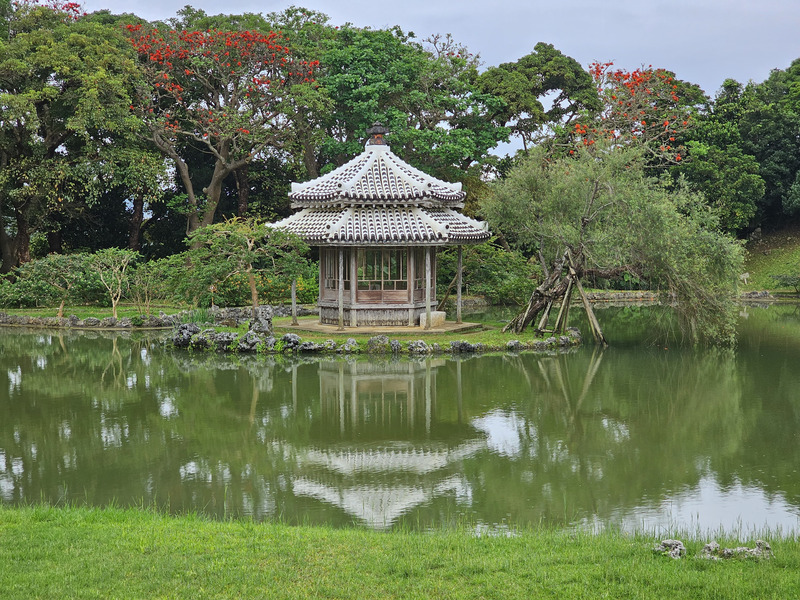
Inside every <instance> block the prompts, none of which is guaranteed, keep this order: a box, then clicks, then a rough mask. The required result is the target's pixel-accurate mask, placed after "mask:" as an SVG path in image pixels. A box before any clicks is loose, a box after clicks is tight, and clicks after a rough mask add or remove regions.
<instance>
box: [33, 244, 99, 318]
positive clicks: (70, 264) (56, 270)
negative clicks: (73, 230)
mask: <svg viewBox="0 0 800 600" xmlns="http://www.w3.org/2000/svg"><path fill="white" fill-rule="evenodd" d="M32 266H33V267H34V271H35V273H36V276H37V277H39V278H40V279H42V280H43V281H45V282H47V284H48V285H50V286H51V287H52V288H53V289H54V290H55V295H56V296H57V300H58V302H59V305H58V317H59V318H61V317H63V316H64V305H65V304H66V303H67V302H68V301H74V300H79V299H81V296H82V294H83V293H84V292H85V291H86V289H87V288H91V287H93V285H92V284H93V282H92V277H91V275H90V273H89V269H88V267H89V255H87V254H48V255H47V256H46V257H44V258H40V259H39V260H37V261H35V262H34V263H33V265H32ZM95 285H96V284H95Z"/></svg>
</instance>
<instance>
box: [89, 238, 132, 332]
mask: <svg viewBox="0 0 800 600" xmlns="http://www.w3.org/2000/svg"><path fill="white" fill-rule="evenodd" d="M138 258H139V253H138V252H134V251H133V250H120V249H119V248H105V249H103V250H100V251H98V252H96V253H95V254H93V255H92V257H91V259H90V260H89V264H90V265H91V266H92V268H93V269H94V270H95V271H96V272H97V276H98V277H99V278H100V281H101V283H102V284H103V287H104V288H105V289H106V291H107V292H108V298H109V300H111V313H112V315H113V316H114V318H115V319H116V318H117V305H118V304H119V302H120V300H121V299H122V295H123V294H124V293H125V290H126V289H127V283H128V267H130V266H131V265H132V264H133V263H134V262H136V260H137V259H138Z"/></svg>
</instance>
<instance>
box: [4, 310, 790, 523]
mask: <svg viewBox="0 0 800 600" xmlns="http://www.w3.org/2000/svg"><path fill="white" fill-rule="evenodd" d="M649 310H652V309H644V308H614V309H608V310H605V311H602V312H601V314H600V318H601V321H602V322H603V325H604V328H605V331H606V335H607V337H608V338H609V339H610V340H611V341H612V346H611V347H610V348H608V349H607V350H605V351H601V350H599V349H597V348H595V347H594V346H593V345H592V344H591V342H588V343H587V344H586V345H585V346H584V347H581V348H577V349H573V350H572V351H570V352H568V353H558V354H552V355H534V354H521V355H511V354H494V355H486V356H475V357H460V358H459V357H456V358H454V357H451V356H449V355H444V356H439V357H433V358H427V359H421V360H408V359H399V360H391V359H384V360H375V359H366V358H358V359H339V358H321V359H319V358H318V359H314V360H292V359H291V358H283V357H275V358H272V357H268V358H265V357H227V356H218V355H213V354H203V353H194V354H191V353H187V352H182V351H176V350H173V349H171V348H169V347H167V346H166V344H165V343H164V340H163V337H159V336H155V335H136V334H126V335H109V334H101V333H99V332H96V333H91V334H78V333H74V332H68V331H65V332H55V331H43V330H38V331H35V330H19V329H8V328H6V329H2V330H0V415H1V417H0V501H2V502H4V503H6V504H10V505H15V504H20V503H34V502H40V501H46V502H49V503H52V504H60V503H74V504H90V505H98V506H104V505H109V504H112V503H113V504H116V505H123V506H127V505H133V506H156V507H158V508H160V509H164V510H169V511H172V512H185V511H196V512H202V513H207V514H209V515H212V516H215V517H219V518H226V517H246V518H254V519H257V520H261V519H275V520H280V521H283V522H287V523H305V524H329V525H334V526H342V525H353V524H354V525H358V526H366V527H371V528H381V529H383V528H391V527H394V526H401V527H405V528H411V529H428V528H436V527H441V526H446V525H451V524H469V525H470V526H475V527H479V528H483V529H486V528H488V529H497V528H500V529H503V528H506V527H515V526H525V525H529V524H534V525H536V524H551V525H557V526H562V525H566V526H571V525H583V526H591V527H603V526H607V525H611V526H614V527H619V528H623V529H626V530H632V529H643V530H647V531H659V532H661V531H665V530H667V531H669V530H674V529H681V530H691V531H695V530H697V531H708V530H719V529H724V530H726V531H728V532H732V533H736V532H737V531H741V530H743V531H744V532H745V533H747V532H748V531H752V530H761V529H763V528H765V527H766V528H769V529H770V530H772V531H775V530H782V531H784V532H788V531H800V368H798V365H800V307H798V306H796V305H780V306H772V307H769V308H759V307H743V308H742V318H741V324H740V343H739V346H738V348H736V349H735V350H724V349H700V350H694V349H686V348H680V347H678V346H674V347H673V346H672V345H665V344H663V343H660V344H656V343H653V342H649V341H646V340H642V337H643V331H645V330H646V326H645V324H646V323H647V322H648V321H649V320H650V319H651V318H652V313H651V312H648V311H649Z"/></svg>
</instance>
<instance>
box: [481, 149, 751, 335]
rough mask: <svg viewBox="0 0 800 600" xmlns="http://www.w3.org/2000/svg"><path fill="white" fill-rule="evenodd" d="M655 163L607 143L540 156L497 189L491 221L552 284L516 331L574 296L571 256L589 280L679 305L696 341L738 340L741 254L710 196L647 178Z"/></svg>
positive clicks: (489, 209)
mask: <svg viewBox="0 0 800 600" xmlns="http://www.w3.org/2000/svg"><path fill="white" fill-rule="evenodd" d="M645 158H646V151H645V150H644V149H643V148H641V147H640V146H636V145H628V146H625V145H622V146H620V145H609V144H604V145H602V146H600V144H599V142H598V143H597V144H594V145H592V146H591V147H585V148H579V149H577V150H576V151H575V154H573V155H572V156H569V157H563V158H552V157H548V156H547V154H546V153H545V152H544V151H543V150H542V149H537V151H536V152H535V153H532V154H531V156H530V158H529V159H527V160H525V161H523V162H522V163H521V164H520V165H519V166H518V167H517V168H516V169H515V170H513V171H512V172H511V173H510V174H509V176H508V177H507V178H506V179H505V180H503V181H500V182H498V183H497V184H496V190H495V191H496V194H495V195H494V197H493V198H491V199H490V200H489V201H487V202H486V203H485V206H484V212H485V214H486V216H487V217H488V218H489V221H490V223H491V224H492V225H493V226H494V225H499V226H500V228H501V229H503V230H508V231H513V232H514V234H515V236H516V238H517V240H518V243H519V244H521V245H522V244H527V245H528V246H534V247H536V248H538V250H539V254H540V257H541V260H542V265H543V270H544V276H545V279H544V282H543V283H542V285H540V286H539V287H538V288H537V289H536V290H535V291H534V293H533V294H532V295H531V299H530V302H529V304H528V306H527V307H526V310H525V311H524V312H523V313H521V314H520V315H518V316H517V317H516V318H515V319H514V320H513V321H512V322H511V323H510V324H509V325H508V326H507V327H506V329H513V330H514V331H516V332H521V331H523V330H524V329H525V327H527V325H528V324H529V323H530V322H531V321H532V320H533V319H535V318H536V316H537V315H538V314H539V313H540V312H541V311H542V310H543V309H544V307H545V306H546V305H547V303H548V302H549V301H550V300H552V299H555V298H560V297H561V296H563V295H564V293H565V291H566V288H567V285H568V280H567V278H566V277H565V276H564V274H563V269H564V268H565V267H566V258H565V255H566V252H567V251H569V253H571V256H572V260H573V264H574V268H575V271H576V273H577V275H578V276H579V277H594V278H616V277H619V276H621V275H622V274H624V273H628V274H629V275H632V276H634V277H636V278H638V279H640V280H642V281H645V282H647V284H649V286H650V288H651V289H654V290H657V291H659V292H660V293H661V295H662V297H663V298H664V299H665V300H666V301H669V302H671V303H676V305H677V307H678V311H679V314H680V315H681V316H682V318H683V324H684V326H685V332H686V334H687V336H688V338H689V339H691V340H692V341H698V340H703V339H705V340H712V341H720V342H726V343H730V342H732V341H733V339H734V335H735V330H734V324H735V318H734V317H735V313H734V312H733V310H732V309H733V294H734V292H735V290H736V282H737V279H738V275H739V273H740V272H741V261H742V250H741V247H740V245H738V244H737V243H736V242H735V241H734V240H732V239H730V238H728V237H727V236H725V235H723V234H721V233H720V232H719V231H718V228H717V226H718V222H717V219H716V216H715V214H714V213H713V211H712V210H711V209H710V208H709V207H708V206H707V205H706V204H705V202H704V199H703V198H702V197H701V196H699V195H697V194H693V193H691V192H690V191H689V190H688V189H686V187H685V186H680V187H675V188H669V187H667V186H666V185H664V184H662V182H660V181H658V180H654V179H652V178H649V177H647V176H646V174H645V173H646V171H645V165H646V161H645Z"/></svg>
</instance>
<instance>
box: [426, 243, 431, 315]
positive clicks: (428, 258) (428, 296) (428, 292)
mask: <svg viewBox="0 0 800 600" xmlns="http://www.w3.org/2000/svg"><path fill="white" fill-rule="evenodd" d="M430 328H431V247H430V246H426V247H425V329H430Z"/></svg>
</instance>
